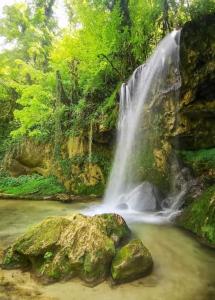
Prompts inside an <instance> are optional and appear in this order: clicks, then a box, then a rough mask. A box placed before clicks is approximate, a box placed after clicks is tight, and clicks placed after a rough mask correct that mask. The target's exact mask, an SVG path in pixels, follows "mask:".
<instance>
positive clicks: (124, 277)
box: [111, 240, 153, 283]
mask: <svg viewBox="0 0 215 300" xmlns="http://www.w3.org/2000/svg"><path fill="white" fill-rule="evenodd" d="M152 265H153V262H152V257H151V254H150V252H149V251H148V249H147V248H145V247H144V246H143V244H142V242H141V240H132V241H130V242H129V243H128V244H127V245H125V246H123V247H122V248H121V249H119V250H118V251H117V253H116V255H115V257H114V259H113V261H112V266H111V275H112V278H113V280H114V281H116V282H119V283H120V282H126V281H128V280H132V279H137V278H139V277H142V276H144V275H146V274H147V273H149V271H150V270H151V269H152Z"/></svg>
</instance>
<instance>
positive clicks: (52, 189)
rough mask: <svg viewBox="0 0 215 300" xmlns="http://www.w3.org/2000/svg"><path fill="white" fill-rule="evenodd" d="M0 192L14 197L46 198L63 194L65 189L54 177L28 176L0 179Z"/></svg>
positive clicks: (3, 177)
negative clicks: (32, 196) (34, 196)
mask: <svg viewBox="0 0 215 300" xmlns="http://www.w3.org/2000/svg"><path fill="white" fill-rule="evenodd" d="M0 191H1V192H2V193H5V194H11V195H14V196H27V195H37V196H48V195H54V194H57V193H63V192H65V188H64V187H63V186H62V185H61V184H60V183H59V182H58V181H57V179H56V177H54V176H50V177H43V176H41V175H37V174H34V175H31V176H30V175H28V176H25V175H23V176H19V177H5V176H2V177H0Z"/></svg>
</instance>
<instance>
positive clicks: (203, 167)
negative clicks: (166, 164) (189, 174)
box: [178, 148, 215, 176]
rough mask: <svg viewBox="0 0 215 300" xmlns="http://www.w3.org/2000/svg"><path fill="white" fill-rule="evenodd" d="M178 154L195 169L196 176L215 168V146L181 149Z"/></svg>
mask: <svg viewBox="0 0 215 300" xmlns="http://www.w3.org/2000/svg"><path fill="white" fill-rule="evenodd" d="M178 154H179V156H180V157H181V158H182V160H183V161H184V162H185V163H186V164H187V165H188V166H189V167H191V168H192V169H193V171H194V173H195V175H196V176H198V175H200V174H202V173H204V171H209V170H210V169H211V170H213V169H214V168H215V148H211V149H201V150H196V151H180V152H178Z"/></svg>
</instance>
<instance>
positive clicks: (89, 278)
mask: <svg viewBox="0 0 215 300" xmlns="http://www.w3.org/2000/svg"><path fill="white" fill-rule="evenodd" d="M152 266H153V262H152V257H151V254H150V252H149V251H148V250H147V248H145V247H144V246H143V244H142V242H141V241H140V240H137V239H135V240H132V239H131V232H130V230H129V228H128V226H127V224H126V223H125V221H124V220H123V218H122V217H121V216H119V215H116V214H102V215H96V216H94V217H88V216H84V215H81V214H74V215H72V216H70V217H49V218H47V219H45V220H44V221H42V222H41V223H39V224H38V225H36V226H34V227H33V228H31V229H30V230H28V231H27V232H26V233H25V234H23V235H22V236H21V237H20V238H18V239H17V240H16V241H15V242H14V243H13V244H12V245H11V246H10V247H9V248H8V249H6V250H5V252H4V255H3V261H2V267H3V268H12V269H13V268H22V269H27V270H29V269H31V270H32V271H33V273H34V274H35V275H36V276H37V277H38V278H40V279H41V280H42V281H43V282H45V283H49V282H52V281H57V280H62V279H64V280H65V279H70V278H72V277H79V278H81V279H82V280H84V281H85V282H86V283H88V284H90V285H96V284H98V283H99V282H101V281H103V280H104V279H106V278H112V282H114V283H122V282H127V281H131V280H134V279H137V278H139V277H142V276H144V275H147V274H148V273H149V272H150V271H151V269H152Z"/></svg>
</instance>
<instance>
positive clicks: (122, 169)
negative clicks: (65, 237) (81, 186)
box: [90, 30, 184, 223]
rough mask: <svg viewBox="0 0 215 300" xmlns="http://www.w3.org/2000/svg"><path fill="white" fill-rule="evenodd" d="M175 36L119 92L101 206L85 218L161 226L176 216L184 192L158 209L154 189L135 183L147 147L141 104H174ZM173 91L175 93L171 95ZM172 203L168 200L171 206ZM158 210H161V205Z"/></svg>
mask: <svg viewBox="0 0 215 300" xmlns="http://www.w3.org/2000/svg"><path fill="white" fill-rule="evenodd" d="M179 44H180V31H176V30H175V31H173V32H172V33H170V34H169V35H167V36H166V37H165V38H164V39H163V40H162V41H161V42H160V44H159V45H158V47H157V48H156V50H155V52H154V54H153V55H152V56H151V57H150V59H149V60H148V61H147V62H146V64H144V65H141V66H139V67H138V68H137V69H136V70H135V71H134V73H133V75H132V76H131V78H130V79H129V81H128V82H127V83H124V84H123V85H122V87H121V92H120V114H119V121H118V134H117V146H116V153H115V158H114V162H113V167H112V171H111V175H110V179H109V183H108V186H107V189H106V193H105V197H104V203H103V205H102V206H99V207H94V208H93V209H92V210H91V211H90V213H92V214H93V213H95V212H96V213H99V212H101V211H103V212H104V211H108V212H119V213H120V214H122V215H123V216H124V217H126V219H127V220H128V219H132V220H135V221H140V220H143V221H146V222H152V223H157V222H158V223H160V222H166V221H169V220H170V219H171V218H172V217H173V216H174V215H176V214H177V212H178V210H179V208H180V203H181V199H182V196H183V195H184V191H183V190H181V191H179V193H178V194H177V195H174V196H171V197H169V199H168V200H169V201H166V200H165V203H168V205H165V209H164V207H163V208H162V209H159V210H158V209H157V203H156V201H157V199H156V191H155V188H154V187H153V186H152V185H151V184H150V183H149V182H141V180H138V176H137V173H138V166H139V165H138V160H139V158H140V156H141V152H142V149H143V147H144V145H145V143H146V139H145V134H144V130H143V123H144V117H145V115H146V113H150V112H145V110H144V109H145V106H146V103H149V104H150V103H152V102H155V101H156V99H158V100H159V98H160V97H161V96H162V94H164V93H168V92H170V91H171V92H172V91H173V97H175V101H177V100H178V90H179V88H180V85H181V81H180V72H179V50H180V46H179ZM174 92H175V93H174ZM170 200H171V201H170ZM160 206H161V207H162V205H160Z"/></svg>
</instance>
